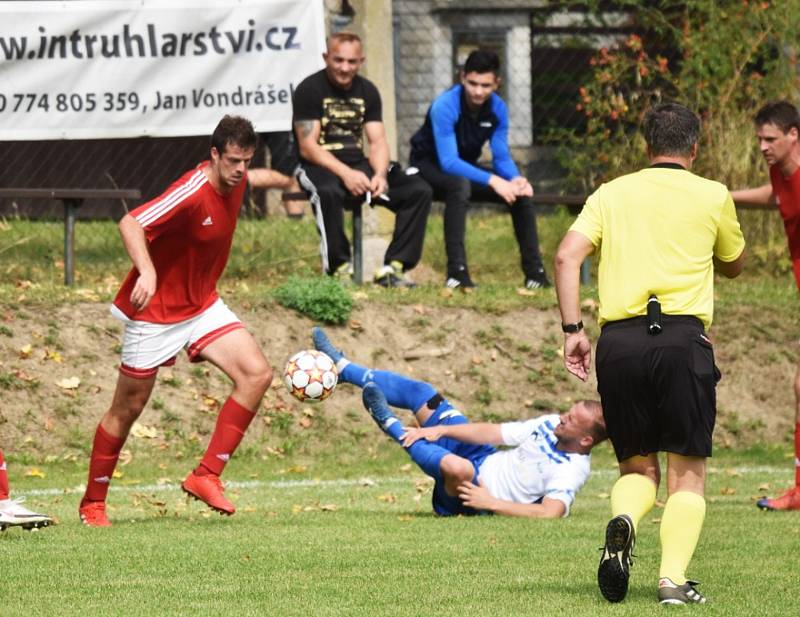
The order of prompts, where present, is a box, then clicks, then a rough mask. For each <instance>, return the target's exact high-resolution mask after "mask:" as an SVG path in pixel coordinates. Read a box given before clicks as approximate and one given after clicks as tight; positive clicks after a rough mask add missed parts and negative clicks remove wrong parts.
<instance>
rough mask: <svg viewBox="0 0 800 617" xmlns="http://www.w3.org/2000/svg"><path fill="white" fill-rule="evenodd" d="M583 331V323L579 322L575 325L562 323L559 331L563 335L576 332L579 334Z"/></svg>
mask: <svg viewBox="0 0 800 617" xmlns="http://www.w3.org/2000/svg"><path fill="white" fill-rule="evenodd" d="M581 330H583V322H582V321H579V322H577V323H562V324H561V331H562V332H564V333H565V334H575V333H576V332H580V331H581Z"/></svg>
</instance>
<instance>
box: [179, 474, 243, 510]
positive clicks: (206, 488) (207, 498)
mask: <svg viewBox="0 0 800 617" xmlns="http://www.w3.org/2000/svg"><path fill="white" fill-rule="evenodd" d="M181 488H182V489H183V492H184V493H186V494H187V495H190V496H192V497H194V498H195V499H197V500H199V501H202V502H203V503H205V504H206V505H207V506H208V507H209V508H211V509H212V510H216V511H217V512H219V513H220V514H226V515H228V516H230V515H231V514H234V513H235V512H236V507H235V506H234V505H233V504H232V503H231V502H230V501H228V500H227V499H225V494H224V493H225V489H224V488H223V487H222V480H220V479H219V476H216V475H214V474H208V475H205V476H198V475H196V474H195V473H194V472H193V471H192V472H191V473H189V475H188V476H186V479H185V480H184V481H183V484H181Z"/></svg>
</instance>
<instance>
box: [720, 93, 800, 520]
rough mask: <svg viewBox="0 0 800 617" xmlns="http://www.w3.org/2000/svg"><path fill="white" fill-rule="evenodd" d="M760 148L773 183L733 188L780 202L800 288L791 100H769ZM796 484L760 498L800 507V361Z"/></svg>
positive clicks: (751, 199) (795, 121) (762, 114)
mask: <svg viewBox="0 0 800 617" xmlns="http://www.w3.org/2000/svg"><path fill="white" fill-rule="evenodd" d="M755 126H756V137H757V138H758V147H759V149H760V150H761V154H762V155H763V156H764V160H765V161H766V162H767V165H769V179H770V183H769V184H765V185H763V186H760V187H758V188H752V189H742V190H739V191H732V192H731V195H733V199H734V200H735V201H737V202H744V203H752V204H761V205H777V207H778V209H779V210H780V213H781V217H783V226H784V228H785V229H786V239H787V240H788V241H789V255H790V256H791V258H792V268H793V270H794V278H795V281H796V282H797V285H798V287H800V144H798V137H800V113H798V111H797V108H796V107H795V106H794V105H792V104H791V103H789V102H787V101H776V102H772V103H767V104H766V105H764V106H763V107H762V108H761V109H760V110H759V111H758V113H757V114H756V117H755ZM794 398H795V411H794V413H795V418H794V419H795V426H794V486H793V487H792V488H790V489H789V490H788V491H786V492H785V493H784V494H783V495H781V496H780V497H776V498H774V499H767V498H766V497H765V498H763V499H759V500H758V501H757V502H756V505H757V506H758V507H759V508H762V509H764V510H800V363H799V364H798V366H797V373H796V374H795V378H794Z"/></svg>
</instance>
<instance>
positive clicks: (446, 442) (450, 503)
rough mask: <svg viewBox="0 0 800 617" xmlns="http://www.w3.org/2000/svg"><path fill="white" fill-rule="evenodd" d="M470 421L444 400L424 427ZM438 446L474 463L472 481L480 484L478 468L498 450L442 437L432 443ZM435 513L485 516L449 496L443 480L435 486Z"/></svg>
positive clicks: (456, 498) (432, 500)
mask: <svg viewBox="0 0 800 617" xmlns="http://www.w3.org/2000/svg"><path fill="white" fill-rule="evenodd" d="M468 423H469V420H467V418H466V417H465V416H464V415H463V414H462V413H461V412H460V411H457V410H456V409H453V406H452V405H451V404H450V403H449V402H448V401H447V400H446V399H443V400H442V402H441V403H439V406H438V407H437V408H436V411H434V412H433V413H432V414H431V417H430V418H428V420H427V421H426V422H425V424H424V426H439V425H442V424H468ZM431 443H435V444H436V445H437V446H439V447H441V448H444V449H445V450H447V451H448V452H450V453H452V454H455V455H456V456H460V457H461V458H465V459H467V460H468V461H469V462H470V463H472V468H473V470H474V471H473V476H472V481H473V482H474V483H475V484H477V483H478V468H480V466H481V464H482V463H483V461H484V460H485V459H486V457H487V456H489V455H490V454H494V453H495V452H497V450H496V449H495V448H494V447H493V446H489V445H485V444H480V445H477V444H471V443H464V442H463V441H458V440H457V439H451V438H450V437H442V438H441V439H438V440H437V441H434V442H431ZM431 503H432V505H433V511H434V512H436V514H438V515H439V516H453V515H456V514H466V515H475V514H485V512H481V511H480V510H475V509H474V508H469V507H467V506H465V505H464V504H463V503H462V501H461V499H459V498H458V496H451V495H448V494H447V492H446V491H445V488H444V481H443V480H436V483H435V484H434V486H433V497H432V499H431Z"/></svg>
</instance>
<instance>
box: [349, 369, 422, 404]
mask: <svg viewBox="0 0 800 617" xmlns="http://www.w3.org/2000/svg"><path fill="white" fill-rule="evenodd" d="M339 378H340V379H341V381H344V382H346V383H351V384H354V385H356V386H359V387H361V388H363V387H364V385H366V384H367V383H369V382H370V381H372V382H374V383H376V384H377V385H378V387H379V388H380V389H381V392H383V395H384V396H385V397H386V401H387V402H388V403H389V404H390V405H391V406H392V407H399V408H400V409H408V410H410V411H412V412H414V413H416V411H417V409H419V408H420V407H422V406H423V405H424V404H425V403H427V402H428V401H429V400H430V399H431V397H432V396H434V395H435V394H436V390H435V389H434V387H433V386H432V385H430V384H429V383H425V382H424V381H417V380H416V379H409V378H408V377H403V376H402V375H399V374H397V373H392V372H391V371H377V370H372V369H369V368H366V367H365V366H359V365H358V364H354V363H352V362H351V363H350V364H348V365H347V366H345V367H344V368H343V369H342V371H341V372H340V373H339Z"/></svg>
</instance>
